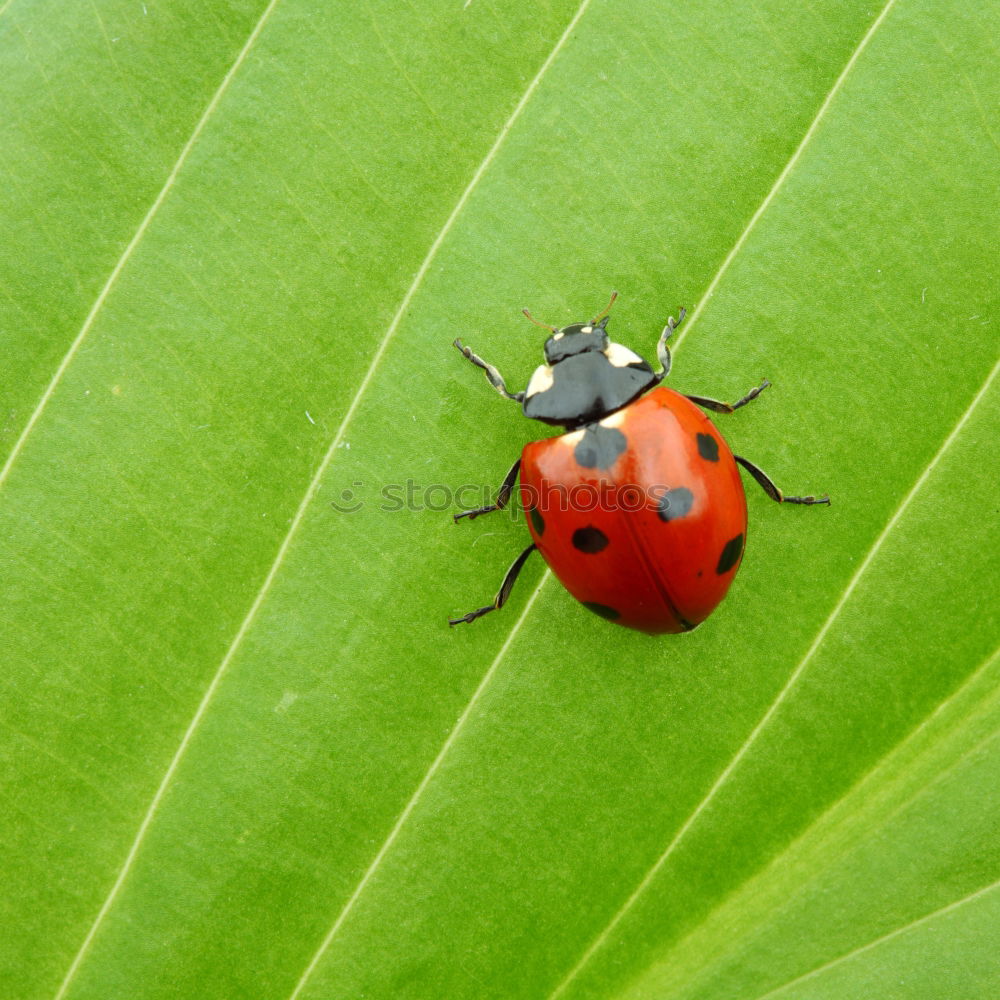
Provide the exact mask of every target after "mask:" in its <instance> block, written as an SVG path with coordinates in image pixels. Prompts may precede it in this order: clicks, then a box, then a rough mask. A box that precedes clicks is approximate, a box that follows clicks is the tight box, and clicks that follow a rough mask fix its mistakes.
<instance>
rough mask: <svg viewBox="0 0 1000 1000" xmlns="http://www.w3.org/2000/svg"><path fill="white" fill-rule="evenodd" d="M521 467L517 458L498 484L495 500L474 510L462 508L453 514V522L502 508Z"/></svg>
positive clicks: (473, 517) (470, 518)
mask: <svg viewBox="0 0 1000 1000" xmlns="http://www.w3.org/2000/svg"><path fill="white" fill-rule="evenodd" d="M520 468H521V459H520V458H519V459H518V460H517V461H516V462H515V463H514V464H513V465H512V466H511V467H510V472H508V473H507V475H506V476H505V477H504V481H503V482H502V483H501V484H500V491H499V492H498V493H497V502H496V503H491V504H487V505H486V506H485V507H476V508H475V510H463V511H461V512H460V513H458V514H453V515H452V517H454V519H455V522H456V523H457V522H458V521H460V520H461V519H462V518H463V517H467V518H468V519H469V520H470V521H471V520H473V519H475V518H477V517H479V515H480V514H489V513H491V512H492V511H494V510H503V509H504V507H506V506H507V504H508V502H509V501H510V495H511V493H512V492H513V490H514V483H515V482H517V473H518V470H519V469H520Z"/></svg>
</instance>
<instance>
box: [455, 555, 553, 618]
mask: <svg viewBox="0 0 1000 1000" xmlns="http://www.w3.org/2000/svg"><path fill="white" fill-rule="evenodd" d="M534 551H535V543H534V542H532V543H531V545H529V546H528V547H527V548H526V549H525V550H524V551H523V552H522V553H521V554H520V555H519V556H518V557H517V558H516V559H515V560H514V562H513V563H512V564H511V567H510V569H509V570H507V575H506V576H505V577H504V578H503V583H501V584H500V589H499V590H498V591H497V596H496V597H495V598H494V599H493V603H492V604H487V605H486V606H485V607H483V608H477V609H476V610H475V611H470V612H469V613H468V614H467V615H462V617H461V618H449V619H448V624H449V625H462V624H465V623H466V622H474V621H475V620H476V619H477V618H482V616H483V615H488V614H489V613H490V612H491V611H498V610H499V609H500V608H502V607H503V606H504V604H506V603H507V598H508V597H510V592H511V591H512V590H513V589H514V583H515V582H516V581H517V575H518V573H520V572H521V568H522V567H523V566H524V564H525V563H526V562H527V560H528V556H530V555H531V553H532V552H534Z"/></svg>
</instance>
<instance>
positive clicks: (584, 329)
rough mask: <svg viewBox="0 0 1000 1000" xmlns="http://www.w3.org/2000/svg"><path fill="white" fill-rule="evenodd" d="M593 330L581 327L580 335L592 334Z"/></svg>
mask: <svg viewBox="0 0 1000 1000" xmlns="http://www.w3.org/2000/svg"><path fill="white" fill-rule="evenodd" d="M593 332H594V328H593V327H592V326H583V327H581V328H580V333H593Z"/></svg>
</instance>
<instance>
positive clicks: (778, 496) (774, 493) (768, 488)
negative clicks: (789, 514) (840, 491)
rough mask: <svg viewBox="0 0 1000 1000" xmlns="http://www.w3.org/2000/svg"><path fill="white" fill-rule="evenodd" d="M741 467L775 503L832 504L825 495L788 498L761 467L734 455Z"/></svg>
mask: <svg viewBox="0 0 1000 1000" xmlns="http://www.w3.org/2000/svg"><path fill="white" fill-rule="evenodd" d="M733 458H735V459H736V461H737V462H739V463H740V465H742V466H743V468H744V469H746V470H747V472H749V473H750V475H751V476H753V477H754V479H756V480H757V482H758V483H759V484H760V486H761V488H762V489H763V490H764V492H765V493H766V494H767V495H768V496H769V497H770V498H771V499H772V500H774V501H775V503H803V504H817V503H825V504H829V503H830V497H829V496H828V495H827V494H825V493H824V494H823V496H821V497H814V496H807V497H786V496H785V494H784V493H782V492H781V490H779V489H778V487H777V484H776V483H775V482H774V480H773V479H772V478H771V477H770V476H769V475H768V474H767V473H766V472H765V471H764V470H763V469H762V468H761V467H760V466H759V465H754V463H753V462H751V461H750V460H749V459H746V458H743V457H742V455H733Z"/></svg>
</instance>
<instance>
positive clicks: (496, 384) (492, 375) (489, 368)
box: [455, 339, 524, 403]
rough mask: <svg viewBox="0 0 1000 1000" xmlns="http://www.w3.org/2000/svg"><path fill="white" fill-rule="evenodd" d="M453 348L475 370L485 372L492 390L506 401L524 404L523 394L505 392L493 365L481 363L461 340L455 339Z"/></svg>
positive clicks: (505, 388) (502, 381)
mask: <svg viewBox="0 0 1000 1000" xmlns="http://www.w3.org/2000/svg"><path fill="white" fill-rule="evenodd" d="M455 346H456V347H457V348H458V349H459V351H461V353H462V356H463V357H465V358H468V360H469V361H471V362H472V363H473V364H474V365H475V366H476V367H477V368H482V370H483V371H484V372H486V377H487V378H488V379H489V381H490V385H491V386H493V388H494V389H496V391H497V392H499V393H500V395H501V396H503V397H504V398H506V399H513V400H514V401H515V402H517V403H523V402H524V393H523V392H508V391H507V385H506V383H505V382H504V380H503V376H502V375H501V374H500V372H498V371H497V370H496V368H494V367H493V365H491V364H489V362H487V361H483V359H482V358H481V357H480V356H479V355H478V354H473V353H472V351H470V350H469V348H468V347H466V346H464V345H463V343H462V341H461V340H457V339H456V340H455Z"/></svg>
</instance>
